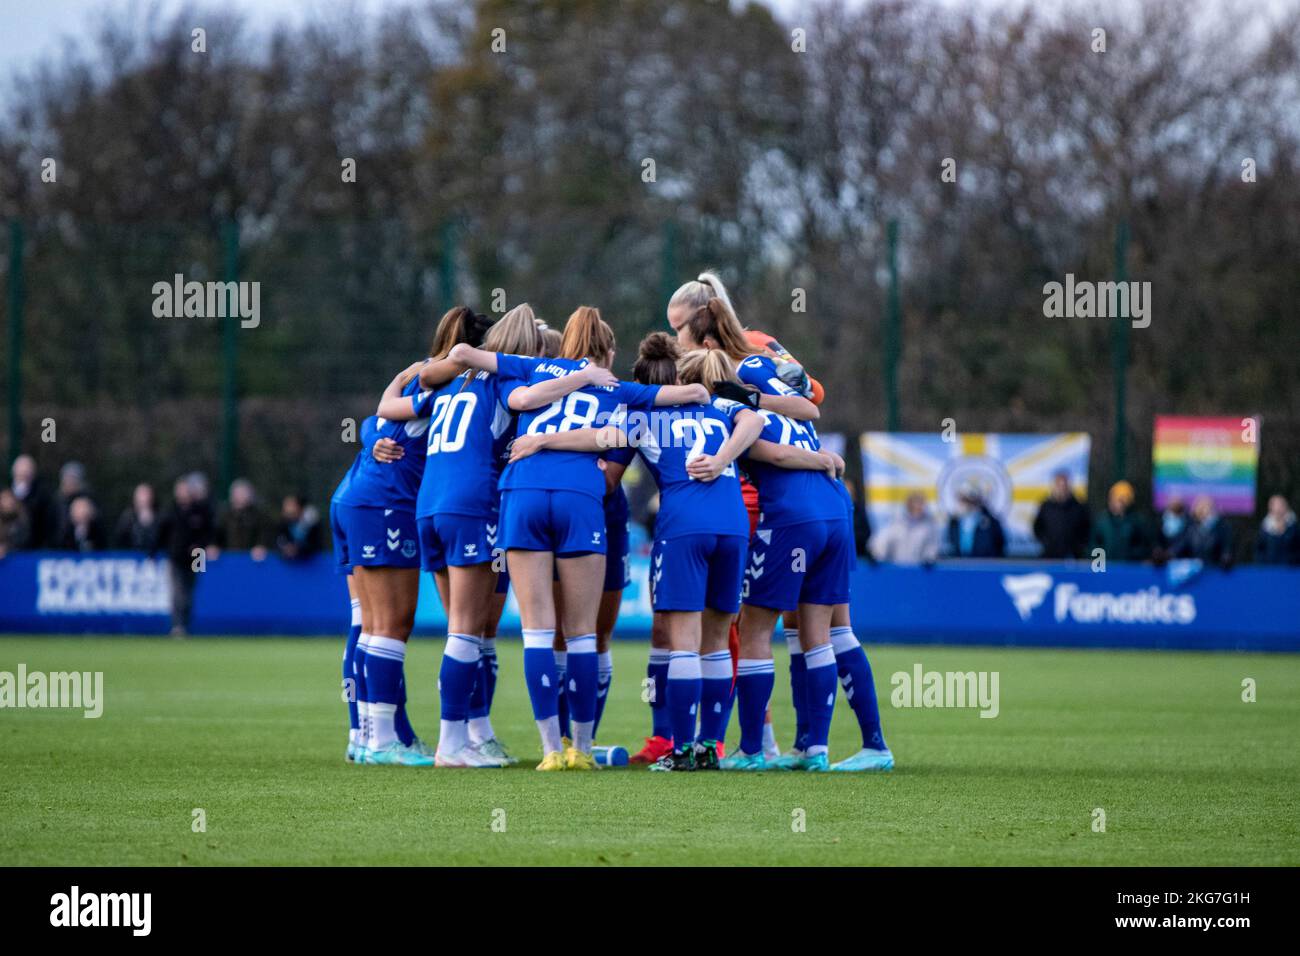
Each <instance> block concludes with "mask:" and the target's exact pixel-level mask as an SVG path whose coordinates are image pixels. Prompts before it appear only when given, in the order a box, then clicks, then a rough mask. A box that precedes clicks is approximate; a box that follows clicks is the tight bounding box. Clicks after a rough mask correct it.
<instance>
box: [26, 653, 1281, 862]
mask: <svg viewBox="0 0 1300 956" xmlns="http://www.w3.org/2000/svg"><path fill="white" fill-rule="evenodd" d="M341 646H342V641H341V639H339V640H328V641H327V640H304V639H252V640H245V639H196V640H191V641H187V642H175V641H170V640H164V639H125V638H92V639H75V638H18V637H13V638H4V639H0V670H5V671H10V672H13V671H15V670H16V669H17V665H18V664H19V663H20V662H22V663H24V664H26V666H27V668H28V670H29V671H33V670H42V671H63V670H79V671H102V672H103V673H104V686H105V709H104V714H103V716H102V717H101V718H99V719H97V720H88V719H85V718H84V717H82V715H81V713H80V712H74V711H56V710H29V709H24V710H7V709H6V710H0V864H5V865H30V864H49V865H81V864H91V865H100V864H153V865H165V866H170V865H242V864H428V865H474V864H596V865H606V864H608V865H618V864H633V865H658V864H706V865H717V864H728V865H781V864H867V865H874V864H921V865H933V864H940V865H942V864H973V865H985V864H1031V865H1032V864H1080V865H1122V864H1131V865H1148V864H1152V865H1154V864H1164V865H1179V866H1181V865H1211V864H1220V865H1256V864H1285V865H1295V864H1297V863H1300V840H1298V839H1297V834H1298V833H1300V814H1298V813H1297V804H1296V795H1297V793H1300V747H1297V745H1296V731H1297V729H1298V728H1300V658H1298V657H1295V656H1269V655H1239V654H1186V653H1165V652H1116V651H1053V650H1028V649H1008V648H953V647H928V646H926V647H873V648H869V651H870V653H871V656H872V663H873V665H874V668H875V673H876V683H877V687H878V689H879V691H880V696H881V703H882V710H883V715H884V721H885V732H886V735H887V738H888V740H889V742H890V744H891V746H892V748H893V750H894V752H895V754H896V756H897V759H898V767H897V769H896V770H895V771H894V772H893V773H892V774H886V775H856V774H853V775H850V774H827V775H810V774H778V773H768V774H764V775H745V774H721V773H714V774H692V775H685V774H681V775H668V774H664V775H660V774H651V773H648V772H647V771H646V770H644V769H642V768H630V769H619V770H602V771H600V772H598V773H594V774H576V773H575V774H539V773H536V772H534V771H533V769H532V765H533V763H535V762H536V761H537V759H538V758H539V757H540V754H539V753H538V743H537V735H536V732H535V729H534V727H533V723H532V720H531V715H530V713H529V709H528V702H527V696H526V694H525V693H524V688H523V678H522V664H521V649H520V644H519V642H518V641H517V640H508V639H503V640H502V641H501V642H500V651H501V683H500V684H499V688H498V694H497V701H496V705H495V713H494V721H495V724H496V728H497V731H498V734H499V736H501V737H502V738H503V739H504V740H505V741H506V743H507V744H508V745H509V746H510V747H511V748H512V749H513V750H514V752H515V753H516V754H517V755H519V756H521V757H523V758H524V763H522V764H521V765H520V766H518V767H516V768H512V769H508V770H433V769H408V768H395V767H394V768H390V767H355V766H351V765H348V764H346V763H345V762H344V760H343V749H344V744H345V732H344V728H345V726H346V717H345V712H344V705H343V704H342V702H341V700H340V696H339V657H340V651H341ZM440 652H441V642H438V641H431V640H417V641H416V642H415V643H414V645H413V647H412V651H411V654H410V657H409V658H408V661H407V675H408V681H409V683H410V684H411V691H410V693H411V701H410V712H411V715H412V720H413V722H414V723H415V725H416V728H417V730H418V731H420V732H421V733H422V734H423V735H425V736H426V737H427V738H428V739H430V740H432V739H433V738H435V737H436V730H437V723H436V719H435V718H436V704H437V700H436V697H437V690H436V669H437V664H438V660H439V655H440ZM916 662H920V663H922V664H923V665H924V667H925V669H926V670H941V671H947V670H960V671H965V670H977V671H980V670H984V671H997V672H999V674H1000V691H1001V713H1000V715H999V716H998V717H997V718H996V719H982V718H980V717H979V716H978V714H977V712H976V711H974V710H933V709H932V710H914V709H897V708H894V707H893V706H891V704H890V702H889V694H890V675H891V674H893V673H894V672H896V671H904V670H906V671H910V670H911V668H912V667H913V665H914V664H915V663H916ZM644 672H645V645H644V644H643V643H641V642H634V641H623V642H616V645H615V676H614V687H613V691H612V696H611V700H610V703H609V706H608V708H607V710H606V714H605V722H604V724H603V726H602V728H601V734H600V738H601V740H602V741H603V742H605V743H621V744H623V745H625V746H628V747H629V748H635V747H636V746H638V745H639V743H640V740H641V738H642V737H643V736H644V735H645V733H646V732H647V729H648V728H647V725H648V715H647V708H646V706H645V705H644V704H642V703H641V702H640V683H641V679H642V677H643V675H644ZM785 674H786V670H785V659H784V654H783V653H782V652H778V658H777V675H778V679H777V691H776V695H775V698H774V702H773V706H774V716H775V720H776V724H777V728H778V733H779V735H780V736H781V739H782V743H783V744H787V745H788V743H789V735H790V730H791V727H792V724H793V718H792V715H791V711H790V707H789V691H788V684H787V680H786V677H785ZM1245 678H1253V679H1254V680H1255V681H1256V682H1257V687H1258V690H1257V693H1258V700H1257V701H1256V702H1254V703H1246V702H1243V700H1242V681H1243V679H1245ZM736 733H737V730H736V724H735V721H734V720H733V722H732V728H731V734H732V742H734V739H735V735H736ZM831 743H832V757H833V758H836V757H840V756H844V755H846V754H848V753H850V752H852V751H853V750H855V749H856V747H857V743H858V738H857V733H856V725H855V724H854V722H853V720H852V715H851V713H850V712H849V710H848V708H847V706H845V705H844V701H843V696H842V695H841V698H840V701H839V705H838V706H837V713H836V718H835V727H834V730H833V733H832V740H831ZM196 808H199V809H202V810H203V811H204V814H205V816H206V832H194V829H193V826H192V823H193V819H194V817H193V811H194V810H195V809H196ZM1095 808H1101V809H1102V810H1103V811H1104V812H1105V832H1094V828H1093V821H1094V809H1095ZM501 811H504V813H502V812H501ZM800 811H802V812H800ZM801 818H802V819H803V820H804V822H805V826H804V827H803V828H802V830H800V828H799V827H797V826H796V825H795V824H796V823H797V821H798V820H799V819H801ZM494 821H495V822H496V823H497V828H496V829H494V827H493V823H494ZM502 822H504V830H501V829H500V825H501V823H502Z"/></svg>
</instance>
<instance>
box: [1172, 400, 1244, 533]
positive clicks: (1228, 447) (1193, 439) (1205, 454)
mask: <svg viewBox="0 0 1300 956" xmlns="http://www.w3.org/2000/svg"><path fill="white" fill-rule="evenodd" d="M1151 466H1152V469H1153V471H1154V475H1153V482H1152V483H1153V486H1154V488H1155V505H1156V507H1157V508H1164V507H1165V505H1166V504H1168V503H1169V500H1170V499H1171V498H1182V499H1183V500H1184V501H1185V502H1186V503H1187V506H1188V507H1189V508H1190V507H1191V504H1192V499H1194V498H1196V497H1197V496H1198V495H1209V496H1210V498H1212V499H1213V500H1214V504H1215V507H1217V508H1218V509H1219V511H1220V512H1221V513H1223V514H1228V515H1244V514H1253V513H1254V511H1255V474H1256V471H1257V469H1258V466H1259V418H1258V417H1255V416H1250V415H1237V416H1233V417H1230V418H1229V417H1214V418H1192V417H1186V416H1181V415H1157V416H1156V433H1155V441H1154V442H1153V444H1152V448H1151Z"/></svg>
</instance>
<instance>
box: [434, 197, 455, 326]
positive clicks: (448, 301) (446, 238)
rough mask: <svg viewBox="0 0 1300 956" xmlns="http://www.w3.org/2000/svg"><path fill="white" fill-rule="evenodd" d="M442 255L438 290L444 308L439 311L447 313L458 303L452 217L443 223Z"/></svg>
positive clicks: (439, 262) (439, 265) (439, 266)
mask: <svg viewBox="0 0 1300 956" xmlns="http://www.w3.org/2000/svg"><path fill="white" fill-rule="evenodd" d="M441 240H442V256H441V258H440V259H439V260H438V292H439V294H440V295H441V296H442V303H441V305H442V308H441V309H439V310H438V311H439V313H446V312H447V310H448V309H450V308H451V307H452V306H454V305H455V304H456V227H455V225H454V224H453V223H452V221H451V220H450V219H446V220H444V221H443V223H442V236H441Z"/></svg>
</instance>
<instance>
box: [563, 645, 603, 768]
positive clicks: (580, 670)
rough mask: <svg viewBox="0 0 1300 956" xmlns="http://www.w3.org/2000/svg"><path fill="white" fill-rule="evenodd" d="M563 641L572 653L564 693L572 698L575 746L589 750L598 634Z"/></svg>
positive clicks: (594, 721)
mask: <svg viewBox="0 0 1300 956" xmlns="http://www.w3.org/2000/svg"><path fill="white" fill-rule="evenodd" d="M564 644H565V646H566V647H567V648H568V655H569V661H568V680H567V681H566V682H565V684H564V696H565V697H567V698H568V699H569V717H570V718H571V720H572V723H573V746H574V747H576V748H577V749H578V750H581V751H582V752H583V753H590V752H591V742H592V738H593V737H594V736H595V732H596V694H597V690H596V684H597V682H598V680H599V677H598V674H599V671H600V665H599V664H598V662H597V661H596V635H595V634H583V635H581V636H580V637H570V638H566V639H565V641H564Z"/></svg>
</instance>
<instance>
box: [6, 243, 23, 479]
mask: <svg viewBox="0 0 1300 956" xmlns="http://www.w3.org/2000/svg"><path fill="white" fill-rule="evenodd" d="M23 292H24V289H23V224H22V220H19V219H12V220H10V222H9V464H13V460H14V459H15V458H17V457H18V456H19V455H20V454H22V445H23V413H22V405H23ZM6 472H7V469H6Z"/></svg>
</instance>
